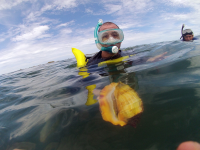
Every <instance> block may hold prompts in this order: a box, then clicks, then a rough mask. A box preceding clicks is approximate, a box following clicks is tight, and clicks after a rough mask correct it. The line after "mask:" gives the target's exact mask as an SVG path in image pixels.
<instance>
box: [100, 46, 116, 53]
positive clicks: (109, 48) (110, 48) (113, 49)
mask: <svg viewBox="0 0 200 150" xmlns="http://www.w3.org/2000/svg"><path fill="white" fill-rule="evenodd" d="M101 50H102V51H106V52H109V53H114V54H116V53H118V51H119V49H118V47H117V46H109V47H101Z"/></svg>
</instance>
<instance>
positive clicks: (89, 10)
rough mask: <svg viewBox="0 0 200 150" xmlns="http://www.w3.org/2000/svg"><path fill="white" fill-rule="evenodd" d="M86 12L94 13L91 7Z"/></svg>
mask: <svg viewBox="0 0 200 150" xmlns="http://www.w3.org/2000/svg"><path fill="white" fill-rule="evenodd" d="M85 12H86V13H93V10H92V9H90V8H87V9H85Z"/></svg>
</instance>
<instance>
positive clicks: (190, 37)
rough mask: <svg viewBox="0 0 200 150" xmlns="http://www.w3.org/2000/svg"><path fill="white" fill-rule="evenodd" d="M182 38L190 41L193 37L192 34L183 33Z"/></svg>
mask: <svg viewBox="0 0 200 150" xmlns="http://www.w3.org/2000/svg"><path fill="white" fill-rule="evenodd" d="M183 38H184V40H185V41H191V40H192V39H193V35H185V36H183Z"/></svg>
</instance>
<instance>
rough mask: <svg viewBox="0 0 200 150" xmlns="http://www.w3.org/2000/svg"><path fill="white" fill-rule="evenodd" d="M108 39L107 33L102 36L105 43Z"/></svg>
mask: <svg viewBox="0 0 200 150" xmlns="http://www.w3.org/2000/svg"><path fill="white" fill-rule="evenodd" d="M108 38H109V35H108V34H107V33H105V34H103V35H102V41H106V40H108Z"/></svg>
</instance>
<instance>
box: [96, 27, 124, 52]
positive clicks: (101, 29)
mask: <svg viewBox="0 0 200 150" xmlns="http://www.w3.org/2000/svg"><path fill="white" fill-rule="evenodd" d="M108 29H118V27H117V26H116V25H115V24H105V25H102V26H101V27H100V29H99V32H101V31H103V30H108ZM101 46H102V47H109V46H117V47H118V48H119V49H120V46H121V42H120V43H117V44H114V45H105V44H101Z"/></svg>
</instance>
